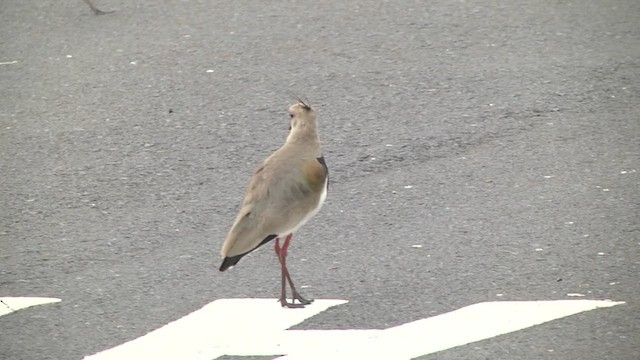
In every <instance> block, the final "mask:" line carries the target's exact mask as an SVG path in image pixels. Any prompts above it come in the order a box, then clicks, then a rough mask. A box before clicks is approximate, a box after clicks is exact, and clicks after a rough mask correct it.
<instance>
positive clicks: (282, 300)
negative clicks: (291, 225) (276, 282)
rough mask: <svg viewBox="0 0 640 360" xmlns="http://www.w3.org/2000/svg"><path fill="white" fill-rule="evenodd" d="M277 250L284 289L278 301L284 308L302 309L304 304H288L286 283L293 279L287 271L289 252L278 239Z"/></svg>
mask: <svg viewBox="0 0 640 360" xmlns="http://www.w3.org/2000/svg"><path fill="white" fill-rule="evenodd" d="M275 250H276V255H278V261H280V270H281V274H282V278H281V284H282V288H281V291H280V299H279V300H278V301H280V304H281V305H282V307H288V308H301V307H304V304H302V303H300V304H294V303H293V302H290V303H289V302H287V283H286V281H287V280H289V282H290V283H291V277H290V276H289V270H287V262H286V257H287V250H286V249H284V247H283V248H281V247H280V238H276V245H275ZM285 279H286V280H285ZM293 290H294V291H295V289H293ZM294 296H295V295H294ZM298 297H299V295H298Z"/></svg>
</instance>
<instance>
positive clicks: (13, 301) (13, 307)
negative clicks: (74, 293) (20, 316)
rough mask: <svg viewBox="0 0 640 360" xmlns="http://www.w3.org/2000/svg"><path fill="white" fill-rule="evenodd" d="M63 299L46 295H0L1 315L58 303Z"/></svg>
mask: <svg viewBox="0 0 640 360" xmlns="http://www.w3.org/2000/svg"><path fill="white" fill-rule="evenodd" d="M60 301H62V300H60V299H57V298H45V297H0V316H2V315H7V314H11V313H12V312H14V311H18V310H21V309H25V308H28V307H31V306H36V305H44V304H52V303H57V302H60Z"/></svg>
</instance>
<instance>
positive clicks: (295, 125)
mask: <svg viewBox="0 0 640 360" xmlns="http://www.w3.org/2000/svg"><path fill="white" fill-rule="evenodd" d="M298 101H299V102H298V103H297V104H293V105H291V106H290V107H289V117H290V118H291V124H290V126H289V130H290V131H291V132H290V133H289V138H290V139H293V138H298V137H306V136H308V135H310V136H317V135H316V112H315V111H314V110H313V109H312V108H311V106H309V105H307V104H306V103H305V102H303V101H301V100H298Z"/></svg>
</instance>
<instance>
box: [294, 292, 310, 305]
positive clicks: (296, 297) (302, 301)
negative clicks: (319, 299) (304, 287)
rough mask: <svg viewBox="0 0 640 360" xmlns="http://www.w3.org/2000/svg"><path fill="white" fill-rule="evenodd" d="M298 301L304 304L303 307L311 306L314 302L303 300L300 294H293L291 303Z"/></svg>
mask: <svg viewBox="0 0 640 360" xmlns="http://www.w3.org/2000/svg"><path fill="white" fill-rule="evenodd" d="M296 300H298V301H299V302H300V304H302V305H303V306H304V305H309V304H311V303H312V302H313V299H309V300H307V299H305V298H303V297H302V296H301V295H300V294H298V292H297V291H294V292H293V296H292V297H291V301H292V302H295V301H296Z"/></svg>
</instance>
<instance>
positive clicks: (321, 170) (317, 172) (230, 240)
mask: <svg viewBox="0 0 640 360" xmlns="http://www.w3.org/2000/svg"><path fill="white" fill-rule="evenodd" d="M274 155H275V154H274ZM285 155H286V154H285ZM326 177H327V171H326V167H325V166H324V165H323V164H322V162H321V161H320V160H318V159H314V158H310V159H300V158H288V157H286V156H280V157H275V158H274V156H272V157H270V158H268V159H267V160H265V162H264V163H263V164H262V165H261V166H260V167H259V168H258V170H256V172H255V173H254V174H253V177H252V179H251V182H250V184H249V189H248V191H247V194H246V195H245V198H244V201H243V205H242V208H241V209H240V213H239V214H238V216H237V218H236V221H235V223H234V225H233V227H232V228H231V231H230V232H229V235H228V236H227V239H226V240H225V242H224V245H223V248H222V256H223V257H224V256H234V255H239V254H244V253H247V252H249V251H251V250H254V249H255V248H256V247H258V246H259V245H260V244H261V242H262V241H263V240H264V239H265V238H266V237H268V236H270V235H280V234H283V233H284V232H286V231H288V230H291V229H294V228H295V227H296V226H297V225H298V224H299V223H300V222H301V221H302V220H303V219H304V218H305V217H306V215H307V214H309V213H310V212H311V211H313V210H314V209H315V208H316V206H317V204H318V201H319V198H320V194H321V192H322V191H323V187H324V183H325V179H326Z"/></svg>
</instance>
